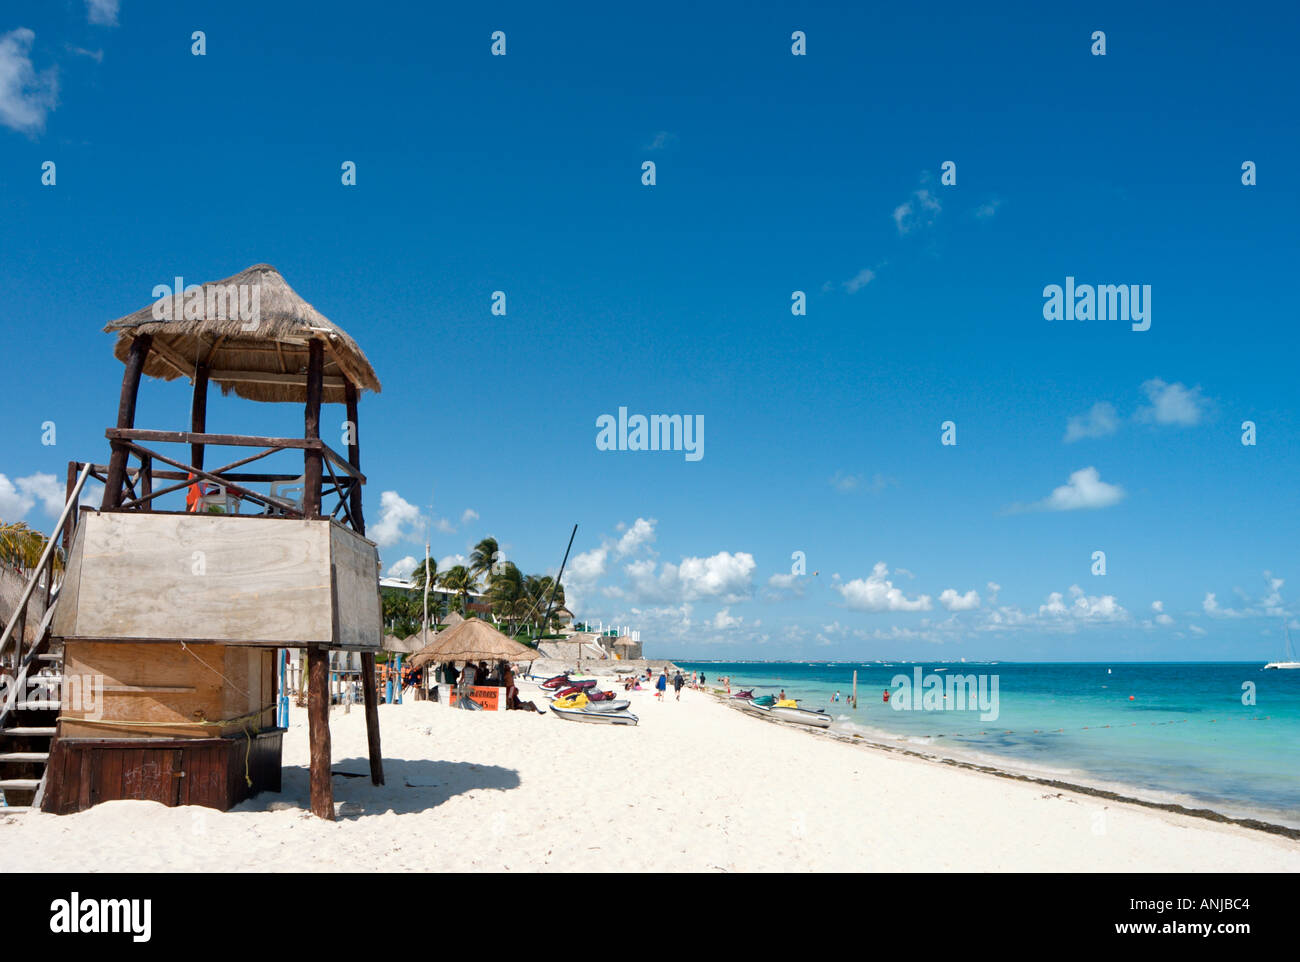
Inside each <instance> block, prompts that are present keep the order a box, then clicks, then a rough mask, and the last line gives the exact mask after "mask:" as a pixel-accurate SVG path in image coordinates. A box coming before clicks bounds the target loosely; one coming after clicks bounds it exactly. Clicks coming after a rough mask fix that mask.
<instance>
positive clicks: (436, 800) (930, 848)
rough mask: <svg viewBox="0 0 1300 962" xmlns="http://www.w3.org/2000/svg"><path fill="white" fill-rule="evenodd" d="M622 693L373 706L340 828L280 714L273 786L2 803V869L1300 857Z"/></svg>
mask: <svg viewBox="0 0 1300 962" xmlns="http://www.w3.org/2000/svg"><path fill="white" fill-rule="evenodd" d="M521 695H522V697H524V698H526V699H527V698H529V697H532V698H533V699H534V700H536V701H538V703H539V704H542V703H543V702H542V700H541V698H540V695H538V694H536V693H535V690H534V689H532V688H531V686H523V689H522V692H521ZM629 697H630V698H631V699H632V707H631V711H633V712H634V713H636V714H637V715H639V716H640V718H641V724H640V725H639V726H638V727H635V728H633V727H615V726H603V725H584V724H575V723H571V722H565V721H562V720H560V719H559V718H557V717H555V716H553V715H551V714H549V713H548V714H547V715H546V716H545V717H543V716H541V715H537V714H533V713H524V712H501V713H496V712H462V711H454V710H451V709H448V708H447V707H445V706H443V705H440V704H437V703H433V702H417V701H414V700H408V701H407V702H406V703H405V704H402V705H381V706H380V709H379V717H380V726H381V730H382V738H383V748H384V759H385V760H384V769H385V774H386V776H387V784H386V785H385V786H382V787H378V788H376V787H374V786H372V785H371V784H370V780H369V777H368V775H367V776H366V777H360V778H349V777H344V776H340V775H336V777H335V778H334V798H335V802H336V807H337V809H338V820H337V821H335V822H333V823H330V822H324V821H321V820H319V819H316V818H313V817H312V816H311V815H310V814H309V812H308V811H307V799H308V790H307V728H306V712H305V710H303V709H294V710H293V714H292V717H291V727H290V730H289V732H288V733H287V735H286V736H285V746H284V765H285V769H284V790H283V792H282V793H280V794H278V795H276V794H263V795H260V796H258V797H256V798H254V799H251V800H249V801H248V802H245V803H244V804H242V805H240V806H239V807H238V808H236V809H235V810H233V811H231V812H228V813H220V812H215V811H212V810H208V809H203V808H197V807H187V808H166V807H164V806H161V805H158V804H155V803H152V802H109V803H106V804H102V805H100V806H97V807H95V808H93V809H90V810H88V811H85V812H81V813H79V814H76V815H65V816H53V815H44V814H41V813H39V812H29V813H24V814H19V815H13V816H4V815H3V814H0V871H4V872H21V871H69V872H82V871H117V872H155V871H159V872H160V871H207V870H214V871H231V870H237V871H288V870H293V871H299V870H301V871H471V870H472V871H506V870H515V871H518V870H525V871H548V870H555V871H570V870H595V871H610V872H625V871H678V872H680V871H699V872H708V871H728V872H735V871H805V870H813V871H890V872H897V871H1003V870H1015V871H1039V870H1055V871H1142V872H1147V871H1250V872H1268V871H1300V842H1296V841H1292V840H1290V839H1286V838H1282V837H1278V836H1274V835H1269V834H1265V833H1262V832H1256V831H1252V830H1250V829H1246V828H1242V827H1239V826H1233V825H1222V824H1216V823H1213V822H1209V821H1206V820H1204V819H1199V818H1195V817H1190V816H1185V815H1179V814H1174V813H1169V812H1163V811H1158V810H1153V809H1149V808H1143V807H1140V806H1135V805H1131V804H1127V803H1123V802H1113V801H1108V800H1103V799H1098V798H1095V797H1091V796H1088V795H1084V794H1075V793H1072V792H1069V791H1064V792H1062V791H1059V790H1057V789H1052V788H1046V787H1044V786H1042V785H1036V784H1032V783H1027V782H1018V781H1013V780H1009V779H1005V778H1000V777H997V776H994V775H989V774H986V773H982V772H976V771H970V770H965V769H961V768H955V767H952V766H949V765H944V764H940V763H937V762H932V761H927V760H924V759H920V758H912V757H908V756H905V755H899V754H894V753H889V752H884V751H877V750H872V749H869V748H864V747H861V746H857V745H850V744H845V743H843V742H840V741H837V740H834V739H832V738H828V737H823V736H814V735H810V734H809V733H807V732H805V731H801V730H797V729H791V728H786V727H783V726H778V725H775V724H770V723H766V722H763V721H761V720H758V719H754V718H751V717H748V716H747V715H745V714H744V713H741V712H738V711H733V710H731V709H730V708H729V707H727V706H726V705H724V704H720V703H719V702H718V701H716V700H715V699H714V698H713V697H712V696H710V695H707V694H705V693H703V692H695V691H690V690H687V691H683V693H682V700H681V701H680V702H675V701H674V700H673V695H672V692H671V689H670V691H669V693H668V695H667V697H666V699H665V701H664V703H662V704H660V703H658V702H656V701H655V699H654V697H653V693H652V692H650V691H644V692H634V693H631V694H630V696H629ZM331 732H332V736H333V755H334V766H333V768H334V771H335V772H336V773H338V772H351V773H356V774H360V775H366V773H367V772H368V766H367V763H366V736H365V718H364V714H363V712H362V711H361V709H360V707H359V706H358V707H354V708H353V709H352V710H351V712H349V713H345V712H344V711H343V709H342V708H341V707H335V708H334V709H333V711H332V714H331ZM2 812H3V809H0V813H2Z"/></svg>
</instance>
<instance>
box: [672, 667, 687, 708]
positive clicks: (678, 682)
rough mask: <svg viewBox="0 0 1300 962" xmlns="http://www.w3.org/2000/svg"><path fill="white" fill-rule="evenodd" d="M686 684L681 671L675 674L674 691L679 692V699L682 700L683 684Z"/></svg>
mask: <svg viewBox="0 0 1300 962" xmlns="http://www.w3.org/2000/svg"><path fill="white" fill-rule="evenodd" d="M684 684H686V679H685V678H683V677H682V673H681V672H680V671H678V672H677V674H676V675H674V676H673V691H675V692H677V700H678V701H681V700H682V685H684Z"/></svg>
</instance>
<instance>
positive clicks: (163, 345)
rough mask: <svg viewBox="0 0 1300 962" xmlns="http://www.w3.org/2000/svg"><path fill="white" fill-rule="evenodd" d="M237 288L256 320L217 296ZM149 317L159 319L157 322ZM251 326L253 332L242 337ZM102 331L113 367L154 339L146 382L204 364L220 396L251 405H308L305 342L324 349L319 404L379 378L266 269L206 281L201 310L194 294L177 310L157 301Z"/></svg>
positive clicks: (375, 386)
mask: <svg viewBox="0 0 1300 962" xmlns="http://www.w3.org/2000/svg"><path fill="white" fill-rule="evenodd" d="M241 286H242V287H243V289H244V291H245V294H244V298H245V305H246V306H248V307H251V306H252V298H253V293H252V292H253V290H254V289H256V291H257V295H256V296H257V307H258V313H257V315H256V318H255V320H248V321H245V320H242V319H241V316H240V313H239V310H238V307H239V300H238V296H239V295H238V294H235V295H234V304H233V306H227V304H228V303H229V302H228V301H227V299H226V298H225V297H224V296H222V295H225V294H226V292H228V291H237V290H238V289H239V288H240V287H241ZM186 306H189V307H190V310H188V311H187V310H186V309H185V308H186ZM178 308H179V310H178ZM156 312H157V313H159V314H162V319H161V320H160V319H159V318H158V317H156V316H155V313H156ZM187 314H188V315H190V317H189V319H186V315H187ZM196 315H201V316H196ZM169 317H170V318H171V319H170V320H169V319H168V318H169ZM254 323H255V324H256V327H255V329H253V330H244V328H246V327H253V325H254ZM104 330H105V331H108V332H110V333H115V334H117V344H116V345H115V346H114V349H113V353H114V354H115V355H116V357H117V359H118V360H119V361H125V360H126V358H127V355H128V354H129V352H130V349H131V341H132V340H134V339H135V337H136V335H138V334H152V335H153V348H152V350H150V352H149V358H148V360H147V361H146V362H145V366H144V373H145V374H148V375H149V376H150V377H157V378H162V379H163V380H165V381H172V380H175V379H176V378H178V377H186V378H190V377H193V376H194V370H195V367H196V366H197V365H198V364H199V363H204V364H206V365H207V366H208V368H209V370H210V371H211V372H212V373H211V374H210V379H211V380H212V381H214V382H216V383H217V384H220V385H221V390H222V393H224V394H229V393H230V392H231V391H234V392H235V393H236V394H238V395H239V396H240V397H242V398H248V399H249V400H251V401H296V402H299V403H302V402H305V401H306V400H307V377H306V374H307V358H308V346H307V345H308V341H310V340H312V339H315V340H318V341H322V342H324V344H325V387H324V391H323V392H322V395H321V399H322V400H323V401H326V402H328V403H341V402H342V401H343V400H344V380H345V379H346V380H348V381H351V382H352V383H353V384H354V385H356V387H357V390H358V391H362V390H370V391H375V392H378V391H379V389H380V387H379V378H377V377H376V376H375V371H374V368H372V367H371V366H370V362H369V361H368V360H366V356H365V354H363V353H362V352H361V348H360V347H359V346H358V345H357V342H356V341H354V340H352V338H351V337H349V336H348V334H347V332H346V331H344V330H343V329H342V328H340V327H338V326H337V325H335V324H333V323H332V322H331V321H330V320H329V319H328V318H326V317H325V315H323V314H321V313H320V312H319V311H318V310H316V308H314V307H312V306H311V305H310V304H308V303H307V302H306V301H304V300H303V299H302V298H301V297H299V296H298V293H297V292H296V291H295V290H294V289H293V288H292V287H290V286H289V285H288V284H287V283H285V280H284V278H283V277H281V276H280V272H279V271H277V270H276V269H275V268H274V267H272V266H271V265H270V264H255V265H254V266H252V267H250V268H248V269H247V270H243V271H240V272H239V273H238V274H235V275H234V276H232V277H227V278H226V279H225V280H220V281H209V282H208V283H206V284H204V285H203V298H202V303H200V298H199V296H198V293H197V292H195V293H194V294H192V295H189V296H187V297H185V298H184V301H183V303H178V299H177V298H175V297H173V298H169V299H160V300H159V301H156V302H154V303H153V304H150V305H149V306H148V307H143V308H141V309H140V310H138V311H136V312H135V313H134V314H128V315H127V316H126V317H120V318H118V319H117V320H116V321H112V322H111V323H110V324H109V325H108V326H107V327H105V328H104ZM223 375H224V376H223Z"/></svg>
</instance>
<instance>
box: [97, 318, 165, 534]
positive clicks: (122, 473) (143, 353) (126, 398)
mask: <svg viewBox="0 0 1300 962" xmlns="http://www.w3.org/2000/svg"><path fill="white" fill-rule="evenodd" d="M152 345H153V335H152V334H139V335H137V336H136V338H135V340H133V341H132V342H131V353H130V354H128V355H127V358H126V371H125V372H124V373H123V374H122V393H121V395H120V396H119V398H118V402H117V426H118V427H119V428H133V427H135V402H136V398H137V397H138V396H139V393H140V375H141V374H143V373H144V362H145V359H146V358H147V357H148V356H149V348H150V347H151V346H152ZM112 447H113V455H112V457H111V458H110V459H109V462H108V480H107V481H106V482H105V484H104V500H103V501H102V502H101V503H100V509H101V510H111V509H112V508H116V507H117V506H118V505H119V504H121V503H122V482H123V481H124V480H125V479H126V460H127V456H128V455H129V454H130V452H129V451H128V450H127V447H126V445H125V444H124V443H123V442H121V441H114V442H113V444H112Z"/></svg>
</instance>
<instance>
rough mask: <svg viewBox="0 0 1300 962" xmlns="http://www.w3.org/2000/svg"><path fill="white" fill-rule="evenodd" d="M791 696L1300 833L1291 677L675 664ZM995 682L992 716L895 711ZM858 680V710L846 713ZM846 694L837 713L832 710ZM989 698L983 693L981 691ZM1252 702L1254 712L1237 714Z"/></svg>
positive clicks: (854, 722) (1079, 668) (878, 732)
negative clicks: (952, 679)
mask: <svg viewBox="0 0 1300 962" xmlns="http://www.w3.org/2000/svg"><path fill="white" fill-rule="evenodd" d="M678 664H679V665H680V666H681V667H682V668H683V669H686V670H687V671H691V670H695V671H703V672H704V673H705V675H706V677H707V679H708V682H709V684H710V685H713V684H714V682H715V681H716V680H718V679H720V678H722V677H724V676H728V677H730V678H731V679H732V684H731V690H732V691H733V692H735V691H739V690H742V689H746V688H753V689H754V691H755V693H756V694H765V693H777V692H779V691H780V690H781V689H782V688H784V689H785V691H786V693H787V695H789V696H790V697H794V698H798V699H799V700H800V704H801V705H802V706H803V707H805V708H813V709H816V708H824V709H826V711H827V712H829V713H830V714H831V715H832V716H833V717H835V719H836V721H835V724H834V725H833V726H832V727H833V729H834V730H837V731H842V732H857V733H860V734H862V735H863V736H864V737H872V738H876V739H880V740H886V741H891V742H895V743H901V744H903V745H905V746H907V747H913V748H917V749H920V750H923V751H927V752H933V753H936V754H942V755H946V756H950V757H954V758H963V759H969V760H975V761H980V762H983V763H986V764H990V765H993V766H995V767H998V768H1001V769H1004V770H1009V771H1015V772H1021V773H1024V774H1032V775H1040V776H1045V777H1052V778H1058V779H1061V780H1063V781H1069V782H1073V783H1075V784H1080V785H1088V786H1092V787H1097V788H1106V789H1110V790H1113V791H1118V792H1121V793H1123V794H1126V795H1131V796H1134V797H1138V798H1143V799H1148V800H1151V801H1157V802H1174V803H1178V804H1183V805H1188V806H1191V807H1197V808H1209V809H1213V810H1214V811H1217V812H1221V813H1223V814H1225V815H1231V816H1235V817H1247V818H1260V819H1264V820H1266V821H1270V822H1274V823H1277V824H1284V825H1288V826H1292V827H1300V670H1297V671H1276V670H1274V671H1264V670H1263V666H1262V665H1261V664H1260V663H1259V662H1251V663H1206V662H1194V663H1159V664H1147V663H1132V662H1117V663H1112V664H1104V663H1086V664H1079V663H1072V664H1042V663H1036V664H1026V663H1009V662H1001V663H993V664H976V663H969V662H967V663H960V664H954V663H951V662H943V663H940V662H925V663H920V662H915V663H914V662H907V663H904V662H897V663H890V664H881V663H875V662H872V663H866V664H855V663H812V664H810V663H808V662H678ZM918 667H919V668H921V669H922V670H923V672H924V675H923V677H928V676H930V675H931V674H937V677H939V678H944V676H945V675H948V674H961V675H972V674H973V675H976V676H980V675H983V676H986V677H987V678H988V679H990V681H989V682H988V684H990V685H991V679H992V678H993V677H994V676H996V678H997V683H998V689H997V691H998V699H997V701H998V715H997V718H996V720H991V719H990V720H983V719H982V718H981V712H980V711H979V710H978V709H977V708H968V709H967V710H955V709H933V710H908V711H901V710H897V709H896V708H894V707H891V706H892V705H893V704H896V703H898V699H897V698H891V703H890V704H886V703H885V702H884V701H883V699H882V692H883V691H884V690H885V689H890V690H891V692H892V691H895V690H896V689H897V686H895V685H893V684H892V680H893V679H894V678H895V676H897V675H900V674H901V675H906V676H908V678H909V679H914V669H915V668H918ZM854 669H856V670H857V672H858V707H857V709H856V710H855V709H853V708H852V707H851V705H850V704H849V703H848V701H847V697H848V695H849V694H850V689H851V687H852V681H853V671H854ZM837 690H838V691H839V692H840V693H841V700H840V701H839V702H838V703H834V702H832V700H831V698H832V696H833V695H834V693H835V692H836V691H837ZM986 690H989V689H986ZM1248 694H1253V702H1254V703H1253V704H1246V703H1243V700H1244V698H1245V696H1247V695H1248Z"/></svg>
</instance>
